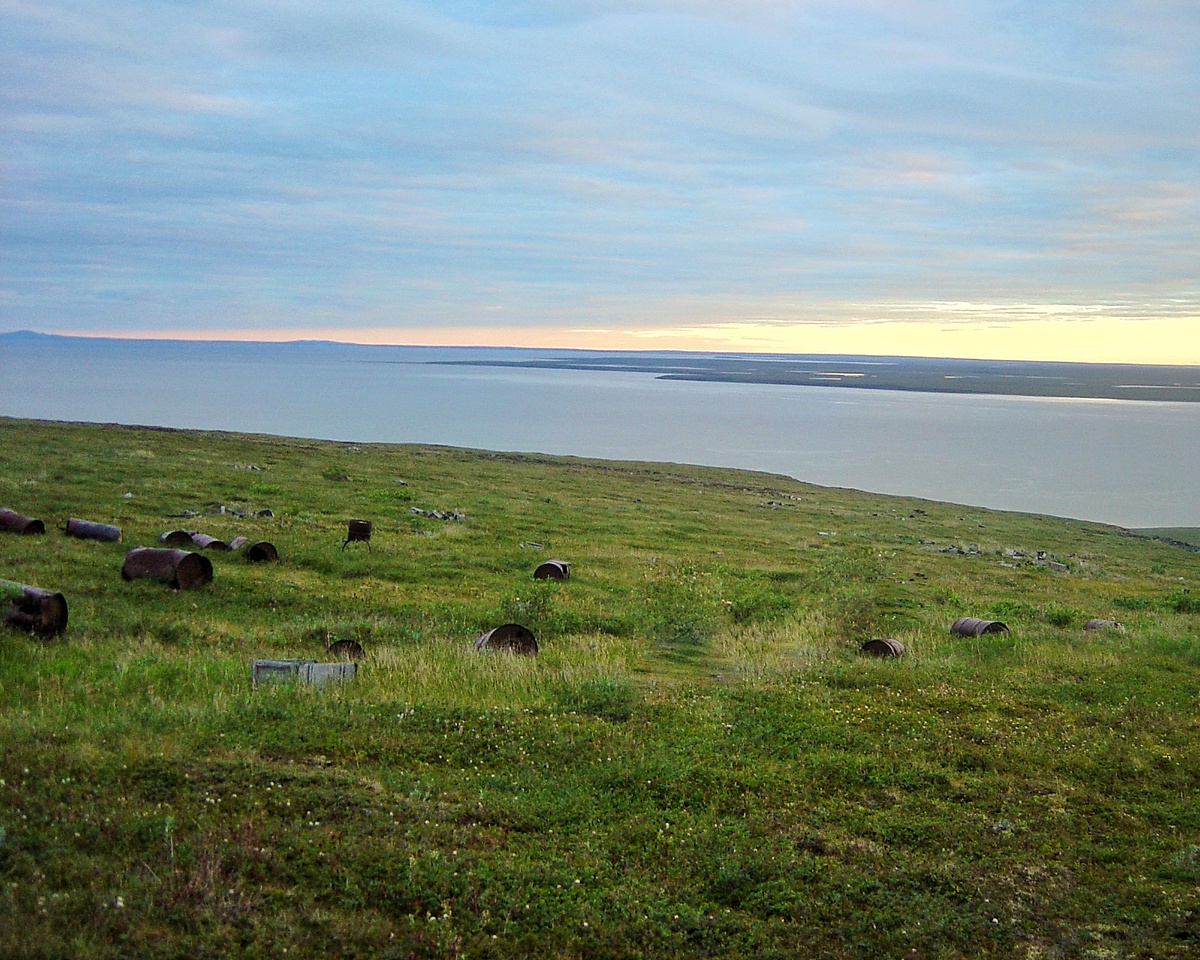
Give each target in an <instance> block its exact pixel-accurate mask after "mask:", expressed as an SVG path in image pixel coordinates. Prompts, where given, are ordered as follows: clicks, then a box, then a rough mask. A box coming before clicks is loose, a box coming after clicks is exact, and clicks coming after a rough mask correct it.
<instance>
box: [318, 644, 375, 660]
mask: <svg viewBox="0 0 1200 960" xmlns="http://www.w3.org/2000/svg"><path fill="white" fill-rule="evenodd" d="M325 654H326V656H328V657H330V658H331V659H333V660H361V659H362V658H363V657H365V656H366V653H364V652H363V648H362V644H361V643H359V642H358V641H357V640H350V639H345V640H334V641H333V643H331V644H330V645H329V646H328V647H326V648H325Z"/></svg>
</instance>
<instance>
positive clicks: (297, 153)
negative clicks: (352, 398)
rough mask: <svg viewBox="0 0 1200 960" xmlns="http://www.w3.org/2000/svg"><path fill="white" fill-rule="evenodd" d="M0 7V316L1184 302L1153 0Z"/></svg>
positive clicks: (1183, 38) (1188, 100)
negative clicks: (1074, 0)
mask: <svg viewBox="0 0 1200 960" xmlns="http://www.w3.org/2000/svg"><path fill="white" fill-rule="evenodd" d="M0 18H2V23H0V62H2V64H3V66H0V71H2V74H0V79H2V81H3V90H2V92H0V110H2V116H3V121H2V122H3V131H2V136H3V141H2V146H3V154H2V162H3V183H2V186H0V244H2V246H3V258H2V260H3V265H2V266H0V293H2V298H0V311H2V316H3V320H2V325H3V327H5V328H7V329H15V328H18V327H30V328H34V329H52V330H58V331H64V332H70V331H80V332H90V333H105V332H115V331H120V332H122V333H128V332H131V331H134V332H136V331H138V330H146V331H150V332H152V331H155V330H164V331H188V330H192V331H196V330H204V331H209V332H211V333H212V334H213V335H220V334H221V332H222V331H238V332H239V335H244V334H245V333H246V332H247V331H249V332H250V334H251V335H252V334H253V331H255V330H261V331H262V332H263V335H266V334H267V333H269V332H270V331H278V329H280V328H288V329H296V330H301V331H303V330H311V331H319V333H320V335H327V336H337V331H338V330H339V329H341V330H346V331H349V330H359V329H361V328H364V327H370V328H372V329H391V330H394V340H395V341H396V342H406V341H414V340H422V341H428V340H430V339H436V337H437V333H438V331H439V330H440V331H444V332H446V335H447V336H448V337H451V338H453V336H454V335H455V334H454V331H465V330H473V329H476V328H479V327H481V326H494V327H498V328H504V327H507V328H510V329H511V330H512V331H513V341H514V342H519V341H520V339H521V337H522V336H525V335H527V334H528V332H529V331H530V330H534V329H536V330H537V331H538V333H537V338H538V341H539V342H546V339H547V338H550V339H553V331H554V330H556V329H558V330H561V331H562V342H563V343H567V342H569V341H571V336H572V333H571V331H573V330H576V331H577V330H578V329H581V326H580V325H581V324H582V325H586V326H588V327H589V328H592V327H595V328H602V327H603V328H608V327H613V328H616V327H620V328H621V329H628V330H643V331H644V332H649V333H650V334H651V335H655V333H654V332H655V331H660V332H663V331H666V332H669V331H675V334H678V333H679V331H689V330H693V331H694V330H696V329H700V328H704V329H710V328H712V327H713V326H714V325H715V326H716V327H719V326H720V325H721V324H722V323H726V324H729V325H732V326H730V327H729V329H730V330H732V329H734V327H735V326H736V325H738V324H744V323H745V322H746V320H747V318H748V317H754V318H758V319H756V320H755V322H759V321H760V320H761V321H762V322H764V323H766V324H767V326H768V327H769V328H770V329H772V330H779V329H787V328H788V327H789V325H796V326H797V328H802V327H803V325H805V324H808V323H811V322H812V320H813V317H814V315H815V314H819V315H820V317H821V319H822V322H824V323H829V324H834V325H853V324H855V323H862V322H868V321H871V320H886V319H888V318H894V317H895V313H894V309H895V306H894V305H896V304H903V303H911V304H915V305H920V304H929V303H940V304H956V303H957V304H975V305H981V304H990V305H993V306H995V307H996V309H997V313H996V316H997V317H998V318H1004V319H1003V322H1004V323H1006V324H1015V323H1019V322H1021V321H1017V320H1014V319H1013V318H1014V317H1015V316H1024V315H1025V314H1024V313H1023V312H1022V311H1023V310H1024V307H1025V305H1034V306H1035V307H1036V305H1039V304H1041V305H1070V306H1071V307H1072V308H1073V309H1076V310H1084V311H1086V310H1087V309H1089V307H1090V306H1091V305H1108V306H1105V307H1104V309H1105V310H1106V311H1107V310H1110V309H1112V305H1127V309H1128V315H1127V319H1128V321H1129V323H1131V324H1135V323H1136V324H1140V325H1142V326H1141V329H1142V330H1148V329H1150V328H1149V327H1147V326H1146V325H1147V324H1151V323H1153V322H1154V320H1155V317H1156V316H1157V315H1156V314H1155V313H1154V309H1155V307H1154V305H1155V304H1161V303H1162V302H1164V301H1165V300H1168V299H1170V300H1172V302H1175V303H1182V304H1184V305H1185V306H1184V307H1183V308H1182V310H1183V312H1184V313H1186V312H1187V311H1191V313H1190V315H1191V316H1193V317H1200V308H1198V307H1197V306H1196V305H1197V303H1198V302H1200V277H1198V272H1200V271H1198V268H1197V263H1196V262H1195V257H1194V253H1193V251H1194V250H1196V249H1200V191H1197V189H1196V187H1195V184H1196V183H1200V162H1198V159H1200V80H1198V72H1200V61H1198V60H1197V57H1196V54H1195V51H1196V50H1197V49H1200V8H1196V7H1195V6H1194V5H1193V4H1189V3H1183V2H1180V3H1173V2H1169V0H1158V2H1151V0H1144V2H1132V3H1115V2H1113V3H1100V4H1094V5H1088V6H1086V7H1080V6H1079V5H1076V4H1068V3H1053V2H1051V3H1045V2H1043V3H1032V2H1028V3H1024V2H1022V3H1016V4H1011V3H1009V4H998V3H995V2H982V0H979V2H967V3H961V2H958V3H948V2H945V3H896V2H887V3H884V2H870V0H863V2H849V3H847V2H838V3H834V2H817V0H810V2H786V0H779V2H767V0H763V2H758V3H747V4H727V3H718V2H716V0H713V2H703V0H695V2H688V0H674V2H670V0H663V2H651V0H628V2H620V0H610V2H605V0H592V2H583V3H579V2H571V3H567V2H551V0H545V2H536V0H530V2H524V3H521V2H515V3H501V4H497V3H475V2H468V0H457V2H449V3H446V2H443V3H438V4H425V3H393V2H382V0H371V2H361V3H350V4H346V5H341V6H338V5H329V4H326V3H317V2H310V0H278V2H267V0H258V2H238V3H233V2H216V3H206V4H149V3H137V2H116V0H90V2H86V3H85V2H45V3H37V2H31V0H3V2H0ZM851 305H853V307H851ZM1122 309H1124V307H1123V308H1122ZM917 312H920V310H919V309H918V310H917ZM1034 312H1035V313H1037V310H1036V309H1035V311H1034ZM1051 314H1052V315H1055V316H1057V315H1058V314H1054V313H1053V311H1051ZM1178 314H1179V311H1178V310H1177V311H1175V313H1173V314H1172V322H1173V323H1174V322H1177V320H1178ZM1038 315H1039V316H1041V317H1043V318H1044V317H1045V316H1047V315H1048V314H1046V312H1045V311H1043V312H1042V313H1040V314H1038ZM1106 315H1107V314H1106ZM983 319H984V318H982V317H980V315H979V311H978V310H976V309H974V308H971V309H964V310H963V311H962V312H961V314H959V315H958V320H960V321H962V322H982V321H983ZM1027 322H1028V324H1029V326H1027V329H1030V330H1032V329H1033V326H1032V324H1033V323H1034V322H1035V321H1027ZM1173 329H1174V328H1173ZM522 331H524V333H523V332H522ZM664 335H666V333H664ZM497 336H500V334H497ZM1197 340H1198V341H1200V337H1198V338H1197ZM701 342H702V341H699V340H698V341H697V343H701ZM789 342H791V341H789ZM753 345H754V346H758V345H759V344H758V340H755V342H754V344H753ZM799 348H800V349H803V344H802V342H801V343H800V346H799ZM1014 349H1016V348H1015V347H1014ZM1181 359H1189V358H1188V357H1185V356H1182V355H1181ZM1195 359H1200V357H1197V358H1195Z"/></svg>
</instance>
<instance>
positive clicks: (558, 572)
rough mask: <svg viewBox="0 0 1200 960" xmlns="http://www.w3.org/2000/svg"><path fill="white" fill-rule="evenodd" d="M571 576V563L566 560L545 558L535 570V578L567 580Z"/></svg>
mask: <svg viewBox="0 0 1200 960" xmlns="http://www.w3.org/2000/svg"><path fill="white" fill-rule="evenodd" d="M570 576H571V565H570V564H569V563H567V561H566V560H545V561H543V562H542V563H539V564H538V567H537V569H536V570H534V571H533V579H534V580H567V579H569V578H570Z"/></svg>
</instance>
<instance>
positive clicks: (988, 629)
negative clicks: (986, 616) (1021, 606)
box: [950, 617, 1008, 637]
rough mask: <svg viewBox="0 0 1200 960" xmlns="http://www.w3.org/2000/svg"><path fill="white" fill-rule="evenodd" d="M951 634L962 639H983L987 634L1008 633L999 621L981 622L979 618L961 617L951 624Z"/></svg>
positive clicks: (1006, 628)
mask: <svg viewBox="0 0 1200 960" xmlns="http://www.w3.org/2000/svg"><path fill="white" fill-rule="evenodd" d="M950 632H951V633H956V634H958V635H959V636H960V637H982V636H983V635H984V634H985V633H1008V627H1007V626H1005V625H1004V624H1003V623H1001V622H1000V621H999V620H980V619H979V618H978V617H959V618H958V619H957V620H955V621H954V622H953V623H952V624H950Z"/></svg>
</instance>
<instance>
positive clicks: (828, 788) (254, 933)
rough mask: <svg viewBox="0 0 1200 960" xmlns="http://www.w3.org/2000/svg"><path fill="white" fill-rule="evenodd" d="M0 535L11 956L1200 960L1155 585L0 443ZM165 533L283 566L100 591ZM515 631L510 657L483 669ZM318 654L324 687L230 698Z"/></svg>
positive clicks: (1185, 690) (855, 540)
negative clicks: (266, 545) (882, 647)
mask: <svg viewBox="0 0 1200 960" xmlns="http://www.w3.org/2000/svg"><path fill="white" fill-rule="evenodd" d="M0 506H6V507H9V508H11V509H13V510H16V511H19V512H20V513H22V514H24V515H27V516H33V517H38V518H41V519H42V520H43V521H44V522H45V524H46V533H45V534H43V535H32V536H20V535H17V534H12V533H0V578H3V579H5V580H9V581H15V582H18V583H22V584H30V585H34V586H37V587H41V588H44V589H49V590H56V591H61V592H62V593H63V595H64V596H65V597H66V599H67V602H68V604H69V610H70V621H69V625H68V627H67V629H66V631H65V632H64V633H63V634H62V635H60V636H57V637H50V638H43V637H38V636H32V635H28V634H26V633H24V632H22V631H21V630H18V629H15V628H12V627H9V628H5V629H3V631H0V956H4V957H11V958H50V957H72V958H116V957H122V958H124V957H163V958H166V957H188V958H205V957H213V958H216V957H227V956H237V957H268V956H270V957H281V956H284V955H285V951H286V956H288V957H305V956H331V957H339V956H340V957H352V956H356V957H392V958H407V957H478V958H485V957H519V956H529V957H533V956H537V957H563V958H569V957H580V958H583V957H587V958H604V957H613V958H616V957H680V958H682V957H697V956H707V957H756V958H761V957H796V956H821V957H832V958H838V957H844V958H849V957H879V956H887V957H898V958H899V957H905V958H907V957H912V958H952V957H972V958H977V957H1014V956H1015V957H1025V958H1031V960H1032V958H1076V957H1078V958H1101V957H1104V958H1124V957H1156V958H1172V957H1173V958H1184V957H1195V956H1197V954H1198V953H1200V802H1198V799H1197V792H1198V791H1197V787H1198V786H1200V716H1198V711H1197V689H1198V681H1200V620H1198V615H1200V588H1198V586H1197V585H1198V584H1200V554H1197V553H1194V552H1189V551H1188V550H1186V549H1183V548H1181V547H1179V546H1174V545H1172V544H1169V543H1165V542H1161V541H1156V540H1153V539H1150V538H1147V537H1143V536H1138V535H1134V534H1132V533H1131V532H1130V531H1126V530H1122V529H1119V528H1115V527H1109V526H1104V525H1099V524H1094V523H1083V522H1077V521H1071V520H1063V519H1056V518H1052V517H1044V516H1033V515H1025V514H1016V513H1002V512H994V511H988V510H983V509H978V508H973V507H964V506H956V505H952V504H945V503H933V502H928V501H920V500H913V499H905V498H899V497H884V496H875V495H868V494H865V493H860V492H856V491H851V490H837V489H825V488H819V487H814V486H810V485H807V484H804V483H801V482H797V481H795V480H791V479H788V478H785V477H779V476H770V475H765V474H756V473H749V472H739V471H732V470H715V469H704V468H699V467H690V466H679V465H664V464H639V463H616V462H600V461H592V460H581V459H569V458H560V457H548V456H538V455H519V454H504V453H488V452H479V451H467V450H456V449H448V448H438V447H430V446H400V445H396V446H391V445H358V444H349V443H334V442H322V441H315V440H298V439H287V438H279V437H266V436H248V435H238V434H229V433H204V432H178V431H167V430H158V429H146V428H125V427H117V426H111V425H110V426H102V425H81V424H61V423H45V422H29V421H19V420H11V419H0ZM414 508H415V510H416V511H419V512H414ZM261 511H269V512H270V515H269V516H266V515H263V516H256V514H258V513H259V512H261ZM438 514H440V515H441V518H440V519H439V517H438ZM68 517H76V518H82V519H87V520H91V521H95V522H101V523H106V524H112V525H117V526H119V527H120V528H121V529H122V534H123V540H122V542H120V543H104V542H97V541H87V540H80V539H75V538H71V537H68V536H66V535H65V534H64V533H63V531H62V529H61V528H62V526H63V525H64V524H65V522H66V520H67V518H68ZM355 518H358V519H369V520H370V521H371V522H372V535H371V539H370V540H369V542H367V543H363V542H352V543H350V544H349V545H347V546H346V547H345V548H343V543H342V541H343V540H344V539H345V538H346V532H347V522H348V520H349V519H355ZM174 528H186V529H194V530H198V531H201V532H204V533H206V534H209V535H211V536H216V537H219V538H221V539H223V540H228V539H230V538H231V537H233V536H235V535H243V536H246V537H248V538H249V539H250V540H251V541H257V540H267V541H270V542H271V543H273V544H274V545H275V546H276V547H277V548H278V551H279V560H278V562H276V563H251V562H248V561H247V559H246V558H245V557H244V555H242V554H241V553H238V552H236V551H235V552H225V553H221V552H211V551H209V552H207V553H206V556H208V557H209V558H210V559H211V561H212V564H213V568H214V576H213V579H212V581H211V582H210V583H208V584H206V585H204V586H202V587H200V588H198V589H192V590H173V589H171V588H170V587H169V586H166V585H164V584H162V583H159V582H157V581H154V580H148V579H139V580H133V581H129V582H126V581H124V580H122V578H121V576H120V570H121V566H122V561H123V558H124V555H125V551H126V550H128V549H130V548H132V547H135V546H154V545H157V542H158V538H159V536H160V534H161V533H162V532H163V531H166V530H170V529H174ZM552 557H553V558H561V559H564V560H567V561H569V562H570V564H571V576H570V578H569V579H568V580H566V581H563V582H557V581H541V580H538V581H535V580H534V579H533V577H532V571H533V569H534V568H535V567H536V566H537V564H538V563H540V562H541V561H542V560H545V559H548V558H552ZM959 616H976V617H984V618H990V619H997V620H1002V621H1004V622H1005V623H1006V624H1007V625H1008V627H1009V631H1008V632H1007V633H998V634H988V635H985V636H981V637H974V638H963V637H956V636H952V635H951V634H950V633H949V630H948V627H949V624H950V623H951V622H952V621H953V620H955V619H956V618H957V617H959ZM1092 618H1103V619H1111V620H1116V621H1120V622H1121V624H1122V625H1123V628H1122V629H1115V628H1109V629H1103V630H1091V631H1085V630H1084V629H1083V627H1084V624H1085V622H1086V621H1088V620H1089V619H1092ZM506 622H518V623H521V624H523V625H525V626H527V627H528V628H529V629H531V630H532V631H533V632H534V634H535V635H536V637H537V640H538V643H539V646H540V652H539V653H538V654H537V656H533V657H522V656H515V655H512V654H509V653H504V652H482V653H481V652H476V651H474V650H473V649H472V641H473V640H474V639H475V638H476V637H477V636H479V635H480V634H481V633H482V632H484V631H485V630H488V629H490V628H492V627H494V626H497V625H499V624H502V623H506ZM881 637H883V638H894V639H898V640H900V641H901V642H902V643H903V645H904V649H905V653H904V656H902V657H899V658H876V657H865V656H862V655H861V653H860V648H861V645H862V643H863V642H864V641H865V640H866V639H868V638H881ZM337 639H353V640H355V641H357V642H359V643H360V644H361V645H362V647H363V649H364V651H365V654H366V656H365V659H364V660H363V661H362V662H361V663H360V666H359V671H358V675H357V677H356V678H355V679H353V680H352V681H350V682H341V683H331V684H327V685H325V686H323V687H316V686H313V685H311V684H304V683H273V684H262V685H259V686H252V685H251V683H250V665H251V661H252V660H254V659H260V658H274V659H289V658H301V657H303V658H311V659H316V660H323V659H325V658H326V648H327V646H328V645H329V644H330V643H331V642H332V641H334V640H337Z"/></svg>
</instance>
